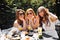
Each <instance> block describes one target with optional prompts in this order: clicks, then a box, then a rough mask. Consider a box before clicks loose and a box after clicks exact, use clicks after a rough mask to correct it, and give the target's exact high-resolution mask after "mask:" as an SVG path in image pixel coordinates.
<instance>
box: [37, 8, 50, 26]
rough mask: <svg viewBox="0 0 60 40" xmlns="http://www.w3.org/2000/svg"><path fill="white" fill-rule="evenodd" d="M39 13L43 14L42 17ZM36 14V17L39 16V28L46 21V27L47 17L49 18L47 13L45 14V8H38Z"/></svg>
mask: <svg viewBox="0 0 60 40" xmlns="http://www.w3.org/2000/svg"><path fill="white" fill-rule="evenodd" d="M40 12H43V13H44V17H41V16H40V15H39V13H40ZM37 13H38V16H39V18H40V19H39V23H40V26H42V25H43V24H42V22H44V23H45V21H46V23H47V25H48V22H49V19H48V16H49V15H48V13H47V12H46V10H45V7H39V8H38V11H37Z"/></svg>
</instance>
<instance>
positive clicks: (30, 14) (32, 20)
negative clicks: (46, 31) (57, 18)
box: [25, 8, 39, 29]
mask: <svg viewBox="0 0 60 40" xmlns="http://www.w3.org/2000/svg"><path fill="white" fill-rule="evenodd" d="M25 19H26V23H27V27H29V26H30V27H31V28H32V29H36V28H37V27H38V24H39V23H38V20H37V17H36V15H35V12H34V10H33V9H32V8H29V9H27V11H26V13H25ZM30 27H29V28H30Z"/></svg>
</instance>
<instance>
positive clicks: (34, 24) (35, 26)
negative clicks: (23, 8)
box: [31, 16, 39, 29]
mask: <svg viewBox="0 0 60 40" xmlns="http://www.w3.org/2000/svg"><path fill="white" fill-rule="evenodd" d="M34 21H35V22H34ZM34 21H33V22H32V23H31V24H32V27H33V29H36V28H38V26H39V18H38V16H36V18H35V20H34Z"/></svg>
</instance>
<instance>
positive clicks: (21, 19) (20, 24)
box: [13, 9, 26, 30]
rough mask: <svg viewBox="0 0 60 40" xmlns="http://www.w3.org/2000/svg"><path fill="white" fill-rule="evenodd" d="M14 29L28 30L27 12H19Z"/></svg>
mask: <svg viewBox="0 0 60 40" xmlns="http://www.w3.org/2000/svg"><path fill="white" fill-rule="evenodd" d="M13 26H14V27H16V28H18V29H19V30H20V29H22V30H26V23H25V11H24V10H22V9H19V10H17V12H16V20H15V22H14V25H13Z"/></svg>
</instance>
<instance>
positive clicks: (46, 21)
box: [37, 6, 58, 38]
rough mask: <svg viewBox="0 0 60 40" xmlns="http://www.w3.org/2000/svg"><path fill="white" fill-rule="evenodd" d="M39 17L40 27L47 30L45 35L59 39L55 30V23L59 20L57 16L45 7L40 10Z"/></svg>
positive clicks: (38, 11)
mask: <svg viewBox="0 0 60 40" xmlns="http://www.w3.org/2000/svg"><path fill="white" fill-rule="evenodd" d="M37 15H38V17H39V24H40V25H39V26H41V27H42V28H43V29H44V30H45V33H46V34H48V35H51V36H52V37H54V38H58V34H57V32H56V30H55V22H56V21H57V20H58V18H57V16H56V15H54V14H52V13H51V12H49V11H48V9H47V8H45V7H43V6H41V7H39V8H38V10H37ZM53 34H54V35H53Z"/></svg>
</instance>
